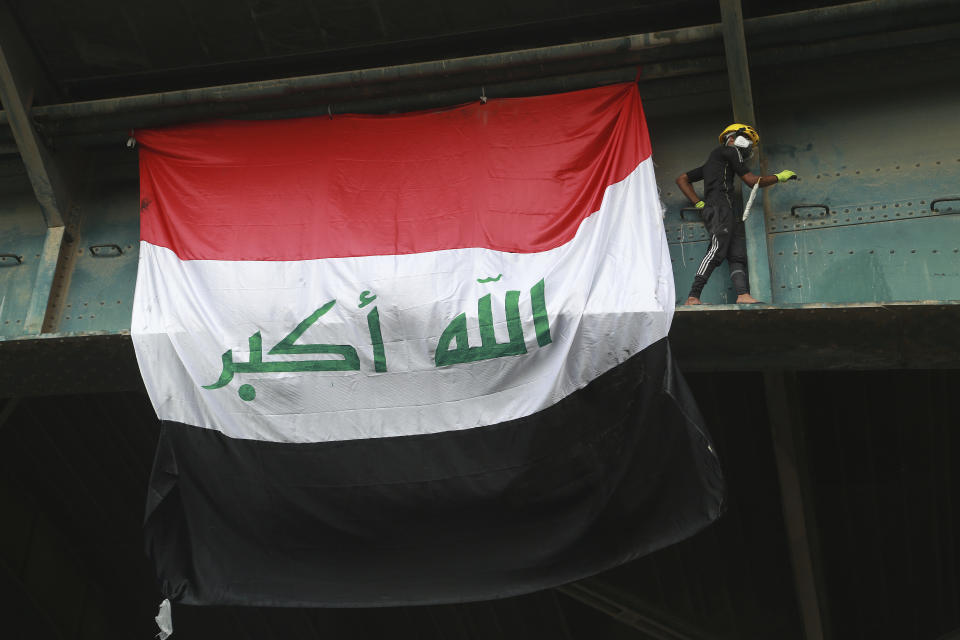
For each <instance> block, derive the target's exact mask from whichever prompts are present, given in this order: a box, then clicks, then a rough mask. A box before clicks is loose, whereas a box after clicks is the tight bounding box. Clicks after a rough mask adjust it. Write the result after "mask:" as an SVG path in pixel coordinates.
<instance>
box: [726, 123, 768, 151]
mask: <svg viewBox="0 0 960 640" xmlns="http://www.w3.org/2000/svg"><path fill="white" fill-rule="evenodd" d="M735 133H742V134H743V135H745V136H747V137H748V138H750V140H751V141H753V146H757V145H758V144H760V134H759V133H757V130H756V129H754V128H753V127H751V126H750V125H748V124H732V125H730V126H729V127H727V128H726V129H724V130H723V131H722V132H721V133H720V136H719V140H720V144H723V139H724V138H726V137H727V136H728V135H731V134H735Z"/></svg>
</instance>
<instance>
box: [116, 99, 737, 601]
mask: <svg viewBox="0 0 960 640" xmlns="http://www.w3.org/2000/svg"><path fill="white" fill-rule="evenodd" d="M137 140H138V141H139V143H140V180H141V186H140V188H141V202H140V209H141V248H140V268H139V273H138V277H137V290H136V299H135V302H134V312H133V322H132V334H133V339H134V345H135V347H136V352H137V358H138V360H139V363H140V368H141V371H142V373H143V379H144V382H145V383H146V387H147V390H148V392H149V394H150V398H151V401H152V402H153V406H154V408H155V409H156V411H157V414H158V415H159V417H160V419H161V420H162V423H163V426H162V430H161V435H160V442H159V446H158V451H157V456H156V461H155V466H154V470H153V475H152V478H151V484H150V492H149V498H148V503H147V515H146V525H145V526H146V537H147V547H148V552H149V554H150V555H151V557H152V559H153V561H154V562H155V564H156V569H157V572H158V575H159V578H160V581H161V584H162V590H163V592H164V595H165V596H167V597H169V598H170V599H171V600H173V601H174V602H177V601H180V602H185V603H190V604H246V605H268V606H269V605H273V606H377V605H399V604H427V603H440V602H451V601H465V600H476V599H485V598H494V597H502V596H509V595H513V594H519V593H524V592H528V591H532V590H537V589H542V588H546V587H550V586H555V585H558V584H562V583H565V582H569V581H572V580H576V579H578V578H581V577H584V576H587V575H590V574H594V573H596V572H599V571H602V570H604V569H607V568H610V567H613V566H616V565H618V564H620V563H623V562H625V561H627V560H630V559H632V558H636V557H638V556H640V555H642V554H645V553H648V552H650V551H653V550H655V549H658V548H660V547H663V546H664V545H667V544H670V543H672V542H674V541H677V540H679V539H682V538H684V537H687V536H690V535H692V534H693V533H694V532H696V531H698V530H699V529H701V528H702V527H704V526H706V525H707V524H708V523H710V522H711V521H713V520H714V519H715V518H717V517H718V515H719V514H720V512H721V509H722V502H723V495H724V488H723V481H722V478H721V475H720V470H719V465H718V462H717V459H716V457H715V454H714V452H713V449H712V447H711V445H710V440H709V437H708V435H707V433H706V432H705V431H704V428H703V425H702V420H701V418H700V416H699V414H698V412H697V410H696V407H695V405H694V403H693V400H692V399H691V397H690V395H689V393H688V391H687V389H686V386H685V385H684V383H683V381H682V378H681V377H680V375H679V372H678V371H677V369H676V367H675V365H674V364H673V361H672V359H671V357H670V353H669V347H668V343H667V340H666V336H667V332H668V330H669V328H670V322H671V319H672V314H673V307H674V288H673V277H672V271H671V266H670V257H669V252H668V250H667V243H666V238H665V235H664V230H663V224H662V220H661V211H660V204H659V198H658V194H657V187H656V184H655V182H654V171H653V163H652V160H651V157H650V155H651V152H650V142H649V138H648V135H647V130H646V123H645V121H644V118H643V112H642V110H641V106H640V99H639V96H638V92H637V87H636V85H634V84H627V85H617V86H610V87H603V88H597V89H591V90H587V91H579V92H574V93H568V94H562V95H552V96H542V97H533V98H521V99H508V100H490V101H489V102H487V103H485V104H481V103H477V104H470V105H465V106H460V107H456V108H451V109H445V110H436V111H427V112H420V113H412V114H403V115H390V116H360V115H348V116H339V115H338V116H335V117H333V118H332V119H331V118H327V117H321V118H307V119H292V120H280V121H269V122H216V123H204V124H196V125H190V126H178V127H170V128H164V129H155V130H145V131H139V132H138V133H137Z"/></svg>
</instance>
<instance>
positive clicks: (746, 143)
mask: <svg viewBox="0 0 960 640" xmlns="http://www.w3.org/2000/svg"><path fill="white" fill-rule="evenodd" d="M733 146H735V147H740V148H741V149H749V148H750V147H752V146H753V142H751V141H750V138H745V137H744V136H737V137H736V138H735V139H734V141H733Z"/></svg>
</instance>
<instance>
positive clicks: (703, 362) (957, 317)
mask: <svg viewBox="0 0 960 640" xmlns="http://www.w3.org/2000/svg"><path fill="white" fill-rule="evenodd" d="M957 326H960V302H957V301H952V302H943V301H921V302H896V303H888V304H882V303H864V304H805V305H780V306H771V305H753V306H749V307H748V306H745V305H744V306H738V305H714V306H703V307H684V308H681V309H677V313H676V315H675V316H674V321H673V328H672V330H671V341H672V343H673V345H674V352H675V354H676V356H677V358H678V359H679V360H680V362H681V365H682V366H683V368H684V369H686V370H691V371H695V370H708V371H709V370H712V371H730V370H771V369H795V370H837V369H846V370H864V369H937V368H960V332H957V331H956V327H957Z"/></svg>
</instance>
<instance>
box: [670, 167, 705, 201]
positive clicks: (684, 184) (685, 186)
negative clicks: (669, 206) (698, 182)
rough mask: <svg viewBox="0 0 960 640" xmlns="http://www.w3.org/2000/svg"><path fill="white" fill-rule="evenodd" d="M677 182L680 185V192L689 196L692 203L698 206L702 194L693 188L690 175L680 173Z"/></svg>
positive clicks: (688, 198)
mask: <svg viewBox="0 0 960 640" xmlns="http://www.w3.org/2000/svg"><path fill="white" fill-rule="evenodd" d="M676 183H677V186H678V187H680V192H681V193H683V195H685V196H687V200H689V201H690V204H692V205H694V206H696V205H697V203H698V202H700V196H698V195H697V192H696V191H694V190H693V185H691V184H690V177H689V176H688V175H687V174H686V173H683V174H680V176H678V177H677V179H676Z"/></svg>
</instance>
